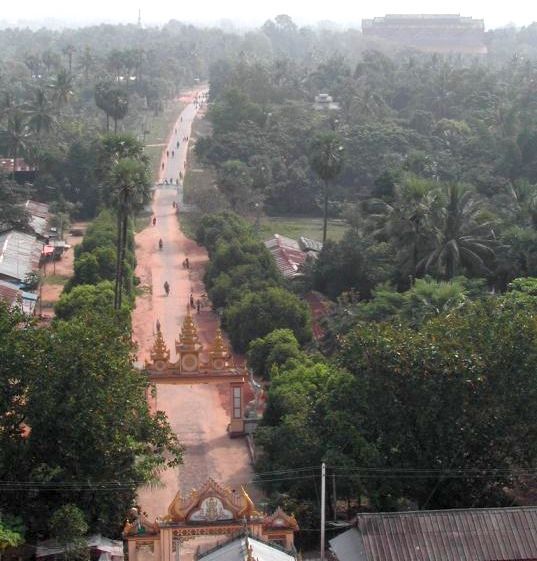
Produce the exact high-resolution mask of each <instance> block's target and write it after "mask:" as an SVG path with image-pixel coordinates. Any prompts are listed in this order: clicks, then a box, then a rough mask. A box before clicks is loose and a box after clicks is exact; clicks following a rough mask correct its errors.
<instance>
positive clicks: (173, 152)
mask: <svg viewBox="0 0 537 561" xmlns="http://www.w3.org/2000/svg"><path fill="white" fill-rule="evenodd" d="M174 156H175V150H172V158H173V157H174Z"/></svg>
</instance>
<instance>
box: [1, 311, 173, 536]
mask: <svg viewBox="0 0 537 561" xmlns="http://www.w3.org/2000/svg"><path fill="white" fill-rule="evenodd" d="M0 329H1V331H2V336H1V337H0V358H1V359H0V378H1V379H2V383H1V384H0V386H1V388H2V391H1V396H0V412H1V414H0V419H1V424H2V426H1V428H0V439H1V442H0V445H1V448H2V455H1V457H0V475H1V479H2V480H3V481H18V482H27V484H28V485H27V487H28V488H26V487H23V488H20V489H18V490H17V489H11V490H10V491H9V492H3V493H2V496H1V498H0V508H1V509H2V510H3V511H4V510H5V511H6V512H11V513H17V514H20V515H21V516H22V517H23V520H24V522H25V524H26V526H27V527H28V529H29V531H30V532H31V534H32V535H34V536H35V535H38V536H46V535H47V533H48V521H49V519H50V516H51V514H52V513H53V512H54V511H55V510H56V509H57V508H59V507H61V506H63V505H64V504H67V503H71V504H74V505H76V506H77V507H78V508H79V509H81V511H82V512H83V513H84V516H85V518H86V521H87V523H88V525H89V527H90V529H91V530H92V531H106V532H108V531H110V528H115V529H117V531H118V532H119V530H120V528H121V524H122V521H123V517H124V513H125V512H126V510H127V508H128V507H129V506H130V505H131V503H132V500H133V498H134V496H135V491H136V487H137V486H138V485H139V484H140V483H141V482H143V481H149V480H151V479H152V478H153V477H154V476H155V474H156V470H158V469H159V468H160V467H162V466H164V465H173V464H175V463H176V462H177V461H179V460H180V459H181V447H180V445H179V444H178V442H177V439H176V437H175V436H174V435H173V433H172V432H171V430H170V427H169V425H168V423H167V420H166V417H165V415H164V414H163V413H161V412H157V413H156V414H154V415H152V414H151V413H150V412H149V409H148V405H147V400H146V396H145V392H146V391H147V380H146V378H145V377H144V376H143V374H142V373H140V372H139V371H137V370H135V369H134V368H133V366H132V360H133V348H132V342H131V335H130V333H129V332H128V331H127V332H126V331H125V327H124V325H123V324H120V323H118V322H117V321H115V320H114V317H113V315H112V314H111V312H108V313H106V312H104V311H100V312H99V313H98V314H97V315H95V314H89V313H88V314H85V315H84V316H83V317H75V318H72V319H71V320H70V321H69V322H63V321H57V322H55V323H54V324H53V325H52V327H48V328H39V327H36V326H35V325H33V324H32V323H28V320H26V319H24V318H23V317H21V316H20V315H19V314H18V312H16V311H9V310H8V309H7V308H6V307H5V306H0ZM51 443H53V445H51ZM101 484H102V485H104V486H105V487H107V488H108V489H109V491H108V492H106V493H102V492H99V493H95V488H97V487H98V486H99V485H101ZM58 487H59V490H58Z"/></svg>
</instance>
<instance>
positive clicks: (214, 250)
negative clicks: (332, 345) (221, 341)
mask: <svg viewBox="0 0 537 561" xmlns="http://www.w3.org/2000/svg"><path fill="white" fill-rule="evenodd" d="M196 239H197V241H198V243H200V244H202V245H205V247H206V248H207V251H208V253H209V257H210V263H209V266H208V267H207V269H206V272H205V279H204V280H205V286H206V287H207V289H208V293H209V296H210V297H211V300H212V302H213V305H214V306H216V307H218V308H220V307H222V308H224V313H223V325H224V327H225V328H226V329H229V334H230V338H231V342H232V344H233V346H234V348H235V349H236V350H238V351H240V352H244V351H246V349H247V347H248V344H249V343H250V341H252V340H253V339H256V338H258V337H264V336H265V335H267V334H268V333H270V332H271V331H273V330H274V329H279V328H282V329H285V328H289V329H291V330H292V331H294V333H295V335H296V337H297V339H298V340H299V342H300V343H304V342H305V341H308V340H309V339H310V338H311V326H310V318H309V313H308V310H307V307H306V306H305V305H304V304H302V303H301V302H300V300H299V299H298V298H296V296H294V295H293V294H292V293H290V292H289V291H288V290H286V289H285V288H284V280H283V278H282V277H281V276H280V274H279V272H278V270H277V269H276V265H275V264H274V260H273V259H272V256H271V255H270V253H269V252H268V250H267V248H266V247H265V246H264V245H263V244H262V243H261V242H260V241H259V240H258V239H257V237H256V236H255V234H254V232H253V229H252V227H251V226H250V225H249V224H248V223H247V222H246V221H245V220H243V219H242V218H240V217H239V216H237V215H236V214H233V213H229V212H223V213H219V214H213V215H205V216H204V217H203V218H202V220H201V221H200V224H199V226H198V229H197V232H196ZM259 314H260V315H259Z"/></svg>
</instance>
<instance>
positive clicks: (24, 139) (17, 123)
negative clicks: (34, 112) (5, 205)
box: [6, 108, 30, 179]
mask: <svg viewBox="0 0 537 561" xmlns="http://www.w3.org/2000/svg"><path fill="white" fill-rule="evenodd" d="M29 138H30V131H29V129H28V124H27V121H26V115H25V114H24V113H23V111H22V110H21V109H19V108H15V109H13V110H12V111H11V113H10V114H9V115H8V118H7V127H6V141H7V145H8V147H9V153H10V155H11V156H12V157H13V179H15V171H16V168H17V158H18V157H19V155H20V154H21V153H23V152H26V151H27V150H28V147H29V145H28V140H29Z"/></svg>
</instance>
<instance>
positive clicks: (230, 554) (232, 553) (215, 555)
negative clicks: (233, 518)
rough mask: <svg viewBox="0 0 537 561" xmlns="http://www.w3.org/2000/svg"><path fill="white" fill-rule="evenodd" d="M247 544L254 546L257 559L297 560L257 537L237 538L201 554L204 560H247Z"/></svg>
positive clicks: (252, 553)
mask: <svg viewBox="0 0 537 561" xmlns="http://www.w3.org/2000/svg"><path fill="white" fill-rule="evenodd" d="M247 546H249V547H251V548H252V552H251V556H252V557H253V558H254V559H256V560H257V561H295V557H294V556H292V555H290V554H289V553H286V552H285V551H282V550H281V549H280V548H277V547H273V546H271V545H270V544H268V543H264V542H262V541H259V540H256V539H255V538H248V544H246V538H244V537H242V538H237V539H235V540H233V541H231V542H228V543H226V544H223V545H222V546H220V547H217V548H215V549H213V550H211V551H209V552H208V553H206V554H205V555H201V556H200V559H203V561H246V560H247V559H248V551H247Z"/></svg>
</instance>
